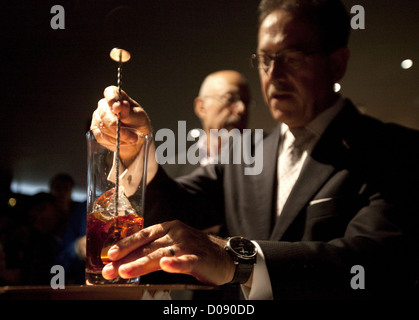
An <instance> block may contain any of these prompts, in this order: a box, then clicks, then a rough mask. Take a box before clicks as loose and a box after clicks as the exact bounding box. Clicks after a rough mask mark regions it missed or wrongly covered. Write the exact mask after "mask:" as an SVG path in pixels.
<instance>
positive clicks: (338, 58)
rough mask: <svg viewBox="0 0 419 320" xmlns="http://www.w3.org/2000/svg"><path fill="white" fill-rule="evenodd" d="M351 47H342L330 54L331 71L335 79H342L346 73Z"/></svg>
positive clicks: (335, 80)
mask: <svg viewBox="0 0 419 320" xmlns="http://www.w3.org/2000/svg"><path fill="white" fill-rule="evenodd" d="M349 55H350V53H349V49H348V48H347V47H342V48H339V49H337V50H336V51H334V52H332V53H331V54H330V63H331V71H332V73H333V81H334V82H338V81H340V80H341V79H342V78H343V76H344V75H345V73H346V68H347V66H348V61H349Z"/></svg>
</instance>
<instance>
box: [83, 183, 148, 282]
mask: <svg viewBox="0 0 419 320" xmlns="http://www.w3.org/2000/svg"><path fill="white" fill-rule="evenodd" d="M114 199H115V191H114V189H111V190H109V191H107V192H105V193H104V194H103V195H102V196H101V197H99V198H98V199H97V200H96V201H95V204H94V206H93V212H90V213H88V215H87V231H86V237H87V239H86V283H87V284H106V283H125V284H130V283H132V284H135V283H138V278H133V279H121V278H116V279H114V280H110V281H108V280H105V279H104V278H103V277H102V269H103V267H104V266H105V265H106V264H107V263H109V262H110V260H109V259H108V250H109V248H110V247H111V246H113V245H114V244H115V243H117V242H118V241H119V240H121V239H122V238H125V237H128V236H130V235H132V234H134V233H135V232H137V231H140V230H141V229H142V228H143V226H144V219H143V217H141V216H139V215H138V214H136V213H135V211H134V209H133V208H132V207H131V205H130V203H129V201H128V199H127V198H126V197H125V195H124V194H123V192H122V193H120V197H119V205H118V214H119V215H118V216H115V215H114V205H113V204H114Z"/></svg>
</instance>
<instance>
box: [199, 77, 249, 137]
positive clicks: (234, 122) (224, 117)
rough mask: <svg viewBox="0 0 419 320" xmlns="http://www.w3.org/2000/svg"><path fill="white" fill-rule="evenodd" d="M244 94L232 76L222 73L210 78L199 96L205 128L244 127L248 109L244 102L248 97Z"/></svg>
mask: <svg viewBox="0 0 419 320" xmlns="http://www.w3.org/2000/svg"><path fill="white" fill-rule="evenodd" d="M244 95H247V93H243V92H241V90H240V87H239V84H238V83H237V80H236V78H234V77H229V76H225V75H224V76H220V77H216V78H214V79H213V80H211V82H210V83H209V84H208V85H207V87H206V90H205V93H204V94H203V95H202V97H201V98H200V99H202V106H203V109H204V110H205V113H204V115H203V116H201V119H202V120H203V123H204V126H205V128H207V129H222V128H226V129H228V130H231V129H233V128H238V129H240V130H242V129H244V128H245V127H246V122H247V111H248V110H247V107H246V105H245V102H246V103H247V100H248V99H249V98H248V97H247V96H246V97H245V96H244ZM243 101H245V102H243Z"/></svg>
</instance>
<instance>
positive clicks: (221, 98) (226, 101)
mask: <svg viewBox="0 0 419 320" xmlns="http://www.w3.org/2000/svg"><path fill="white" fill-rule="evenodd" d="M201 98H203V99H207V98H208V99H214V100H217V101H218V102H219V103H221V104H222V105H226V106H229V105H231V104H233V103H235V102H237V101H239V100H240V97H239V96H238V95H232V94H231V93H227V94H221V95H211V96H202V97H201Z"/></svg>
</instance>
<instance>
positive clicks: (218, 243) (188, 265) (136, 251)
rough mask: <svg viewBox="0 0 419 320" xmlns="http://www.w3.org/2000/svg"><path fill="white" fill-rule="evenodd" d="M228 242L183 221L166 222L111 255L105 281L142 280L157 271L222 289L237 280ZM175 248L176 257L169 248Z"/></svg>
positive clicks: (112, 250) (116, 247)
mask: <svg viewBox="0 0 419 320" xmlns="http://www.w3.org/2000/svg"><path fill="white" fill-rule="evenodd" d="M225 244H226V240H223V239H220V238H217V237H214V236H211V235H208V234H205V233H204V232H201V231H198V230H196V229H193V228H191V227H189V226H187V225H185V224H183V223H182V222H180V221H171V222H164V223H162V224H157V225H154V226H151V227H148V228H145V229H143V230H141V231H139V232H137V233H135V234H133V235H132V236H130V237H127V238H125V239H122V240H121V241H119V242H118V243H117V244H116V245H114V246H113V247H111V248H110V249H109V252H108V256H109V258H110V259H111V260H112V262H111V263H109V264H108V265H106V266H105V267H104V268H103V271H102V275H103V277H104V278H105V279H114V278H116V277H117V276H120V277H121V278H133V277H138V276H141V275H144V274H148V273H150V272H154V271H157V270H164V271H166V272H170V273H184V274H189V275H192V276H194V277H195V278H196V279H198V280H199V281H201V282H204V283H208V284H212V285H222V284H225V283H227V282H229V281H231V280H232V279H233V275H234V271H235V264H234V262H233V259H232V258H231V257H230V255H229V254H228V253H227V252H226V251H225V250H224V246H225ZM167 246H171V247H172V249H173V251H174V256H172V253H171V252H170V250H169V249H168V248H167Z"/></svg>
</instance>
